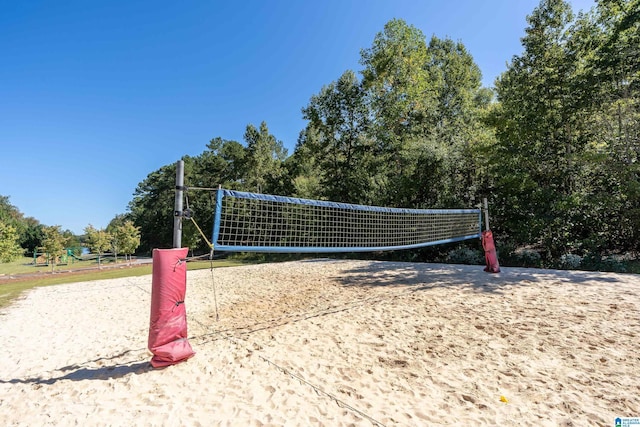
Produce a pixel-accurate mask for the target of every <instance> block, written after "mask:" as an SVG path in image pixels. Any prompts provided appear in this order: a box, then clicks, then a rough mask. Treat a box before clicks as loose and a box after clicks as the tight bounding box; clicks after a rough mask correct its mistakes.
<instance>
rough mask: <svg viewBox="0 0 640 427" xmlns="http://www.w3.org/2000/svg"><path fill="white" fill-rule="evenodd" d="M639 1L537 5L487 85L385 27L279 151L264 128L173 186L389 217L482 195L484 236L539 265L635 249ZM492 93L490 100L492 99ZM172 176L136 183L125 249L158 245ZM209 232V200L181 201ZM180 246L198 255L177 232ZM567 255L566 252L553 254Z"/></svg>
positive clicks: (226, 144) (437, 42) (458, 49)
mask: <svg viewBox="0 0 640 427" xmlns="http://www.w3.org/2000/svg"><path fill="white" fill-rule="evenodd" d="M639 22H640V0H599V1H598V2H597V3H596V7H595V8H594V9H592V10H591V11H588V12H581V13H578V14H577V15H576V14H574V12H573V11H572V10H571V7H570V5H569V4H568V3H567V2H566V1H563V0H542V1H541V2H540V4H539V5H538V7H536V8H535V9H534V10H533V11H532V12H531V14H530V15H529V17H528V19H527V28H526V29H525V32H524V36H523V37H522V39H521V41H522V46H523V52H522V53H521V54H519V55H516V56H514V57H513V58H512V60H511V61H510V62H509V64H508V65H507V69H506V70H505V72H504V73H503V74H502V75H501V76H500V77H499V78H498V79H497V80H496V82H495V88H494V90H491V89H489V88H485V87H482V85H481V73H480V70H479V68H478V66H477V65H476V64H475V62H474V60H473V57H472V55H471V53H470V52H469V51H468V50H467V49H466V47H465V46H464V44H463V43H462V42H461V41H453V40H451V39H448V38H438V37H436V36H432V37H431V38H430V39H427V38H426V37H425V36H424V34H423V33H422V32H421V31H420V30H418V29H417V28H415V27H413V26H411V25H409V24H407V23H406V22H404V21H402V20H397V19H394V20H391V21H389V22H388V23H387V24H386V25H385V26H384V28H383V29H382V31H381V32H380V33H378V34H377V35H376V36H375V38H374V40H373V42H372V45H371V46H370V47H368V48H365V49H362V51H361V53H360V64H361V65H362V69H361V70H360V71H351V70H347V71H345V72H344V73H343V74H342V75H340V76H339V77H338V78H337V79H336V80H335V81H333V82H330V83H328V84H326V85H325V86H323V87H322V88H321V90H320V91H319V92H318V93H317V94H314V95H312V96H311V97H310V99H309V102H308V103H307V105H306V106H304V107H303V108H302V116H303V118H304V119H305V120H306V125H305V127H304V129H303V130H302V131H301V132H300V136H299V139H298V141H297V144H296V147H295V151H294V152H293V154H292V155H291V156H290V157H287V154H286V151H285V150H284V148H283V146H282V143H281V142H280V141H278V139H277V138H276V137H275V136H274V135H272V134H271V133H270V132H269V129H268V127H267V124H266V123H265V122H263V123H261V124H260V126H259V127H255V126H253V125H251V124H250V125H248V126H247V128H246V130H245V134H244V141H243V142H244V143H239V142H236V141H228V140H224V139H222V138H214V139H212V140H211V141H210V142H209V144H208V145H207V147H206V149H205V151H204V152H203V153H202V154H201V155H199V156H195V157H185V158H184V160H185V181H186V182H187V183H188V184H187V186H188V185H192V186H198V187H208V188H216V187H217V186H218V185H222V186H224V187H226V188H232V189H241V190H248V191H262V192H266V193H277V194H284V195H293V196H298V197H307V198H321V199H331V200H335V201H344V202H352V203H365V204H378V205H386V206H398V207H433V208H437V207H447V208H452V207H469V206H474V205H477V204H478V202H479V201H480V199H481V197H483V196H489V197H490V200H491V202H492V203H491V213H492V216H493V221H492V225H493V228H494V231H495V233H496V236H497V239H498V242H499V243H500V242H501V241H502V242H508V243H509V245H511V246H514V247H524V246H526V247H529V248H534V249H541V250H542V254H543V259H542V260H541V262H543V261H545V260H547V259H560V256H561V255H563V254H568V253H575V254H579V255H580V256H587V255H589V254H601V255H604V254H607V253H614V252H628V251H630V252H634V251H635V252H638V250H639V249H640V231H639V230H640V162H639V159H638V156H639V153H640V96H639V91H640V49H638V46H640V24H639ZM494 94H495V97H496V98H495V100H494ZM174 182H175V166H174V165H168V166H164V167H162V168H160V169H159V170H157V171H154V172H151V173H150V174H149V175H148V176H147V178H146V179H145V180H144V181H143V182H141V183H140V184H139V185H138V188H137V189H136V192H135V194H134V198H133V200H132V202H131V203H130V205H129V209H130V212H129V213H128V214H127V215H128V216H129V218H130V219H131V220H132V221H133V223H134V225H135V226H137V227H139V228H140V237H141V246H140V250H142V251H150V250H151V248H153V247H162V246H168V245H170V243H171V224H172V218H173V201H174ZM186 199H187V201H188V204H189V208H190V209H192V210H193V213H194V218H195V219H197V220H198V222H199V224H201V225H202V224H205V225H204V226H203V227H202V228H203V229H204V230H205V234H209V235H210V230H211V221H210V218H211V217H212V215H213V208H214V201H213V197H212V193H211V192H191V191H187V197H186ZM183 236H187V237H186V239H187V241H189V239H190V245H191V244H195V245H197V246H198V247H199V249H200V250H202V251H205V250H207V251H208V247H207V246H206V245H205V243H204V242H203V241H202V239H201V238H200V237H198V235H197V234H196V230H195V228H194V227H193V226H192V225H191V224H190V223H188V222H185V224H184V230H183ZM565 258H566V257H565Z"/></svg>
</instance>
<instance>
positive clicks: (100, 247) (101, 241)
mask: <svg viewBox="0 0 640 427" xmlns="http://www.w3.org/2000/svg"><path fill="white" fill-rule="evenodd" d="M84 232H85V235H86V238H87V245H88V246H89V250H90V251H91V252H94V253H97V254H98V265H99V266H101V265H102V264H101V258H102V255H103V254H104V253H105V252H106V251H107V250H109V248H111V245H112V240H113V237H112V236H111V234H110V233H108V232H107V231H106V230H104V229H100V230H98V229H96V228H95V227H94V226H93V225H91V224H89V225H88V226H86V227H85V229H84Z"/></svg>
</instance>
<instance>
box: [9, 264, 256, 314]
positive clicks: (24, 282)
mask: <svg viewBox="0 0 640 427" xmlns="http://www.w3.org/2000/svg"><path fill="white" fill-rule="evenodd" d="M244 264H247V262H245V261H240V260H226V259H224V260H219V261H214V262H213V266H214V267H215V268H220V267H234V266H239V265H244ZM0 265H1V266H3V267H5V266H6V265H7V264H0ZM92 265H93V266H95V264H92ZM84 267H85V268H86V265H85V266H84ZM80 268H82V267H80ZM205 268H210V263H209V261H195V262H190V263H189V264H188V266H187V270H190V271H191V270H202V269H205ZM9 269H10V268H8V269H7V270H9ZM33 269H34V267H33V265H31V270H29V271H28V272H29V273H33V272H34V270H33ZM50 269H51V267H49V269H48V270H43V271H47V272H50V271H51V270H50ZM10 274H18V273H15V272H14V273H10ZM148 274H151V264H147V265H140V266H133V267H126V266H125V265H123V266H122V267H121V268H113V267H112V268H108V269H107V268H105V269H104V270H91V271H71V272H64V273H56V274H50V273H49V274H42V276H39V277H24V278H21V277H18V278H15V279H5V280H2V278H1V277H0V308H2V307H6V306H7V305H9V304H10V303H11V302H12V301H13V300H15V299H16V298H18V297H19V296H20V295H21V294H22V293H23V292H25V291H28V290H30V289H33V288H36V287H40V286H53V285H61V284H67V283H76V282H90V281H94V280H106V279H120V278H123V277H136V276H144V275H148Z"/></svg>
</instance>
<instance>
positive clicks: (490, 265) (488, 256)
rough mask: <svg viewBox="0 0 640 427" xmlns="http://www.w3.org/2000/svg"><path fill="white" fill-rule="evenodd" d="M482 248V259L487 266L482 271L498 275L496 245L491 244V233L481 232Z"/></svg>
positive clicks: (498, 266)
mask: <svg viewBox="0 0 640 427" xmlns="http://www.w3.org/2000/svg"><path fill="white" fill-rule="evenodd" d="M482 247H483V248H484V258H485V260H486V262H487V266H486V267H485V268H484V271H487V272H489V273H500V265H499V264H498V255H497V254H496V245H495V243H494V242H493V233H492V232H491V230H486V231H483V232H482Z"/></svg>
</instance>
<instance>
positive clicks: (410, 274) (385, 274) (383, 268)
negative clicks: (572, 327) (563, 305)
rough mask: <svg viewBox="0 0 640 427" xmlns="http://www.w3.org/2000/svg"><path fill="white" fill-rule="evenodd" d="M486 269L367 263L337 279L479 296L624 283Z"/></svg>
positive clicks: (584, 275)
mask: <svg viewBox="0 0 640 427" xmlns="http://www.w3.org/2000/svg"><path fill="white" fill-rule="evenodd" d="M483 268H484V266H481V265H460V264H427V263H411V262H386V261H363V262H362V263H361V264H360V265H359V266H357V267H355V268H350V269H348V270H346V271H344V275H343V276H341V277H334V279H335V280H337V281H338V282H339V283H342V284H343V285H344V286H364V287H377V286H401V287H412V288H414V290H416V291H418V290H424V289H431V288H435V287H462V288H471V289H473V290H475V291H478V292H499V291H500V290H501V289H502V288H504V287H506V286H527V285H531V284H533V283H536V282H542V281H545V282H548V283H557V284H560V283H578V284H584V285H587V286H588V285H589V284H592V283H603V282H606V283H615V282H619V281H620V279H619V277H618V275H617V274H614V273H601V272H591V271H573V270H572V271H570V270H543V269H534V268H515V267H503V268H502V271H501V272H500V273H497V274H493V273H487V272H485V271H484V270H483Z"/></svg>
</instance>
